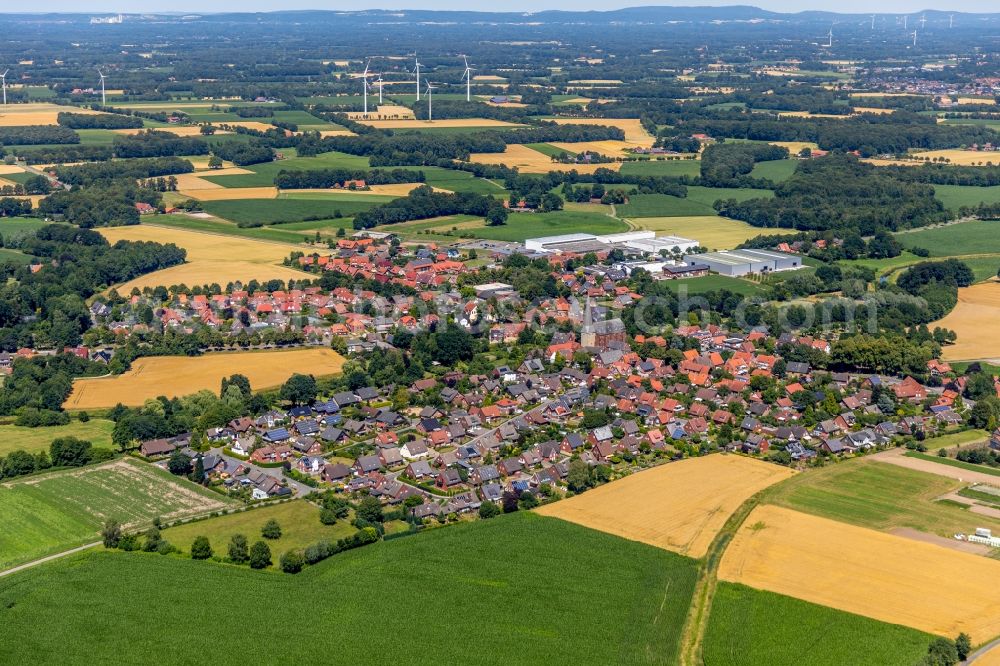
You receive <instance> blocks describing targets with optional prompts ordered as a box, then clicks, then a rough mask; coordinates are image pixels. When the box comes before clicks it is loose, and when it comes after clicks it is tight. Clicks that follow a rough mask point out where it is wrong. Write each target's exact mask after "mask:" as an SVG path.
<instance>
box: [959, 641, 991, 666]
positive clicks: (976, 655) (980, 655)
mask: <svg viewBox="0 0 1000 666" xmlns="http://www.w3.org/2000/svg"><path fill="white" fill-rule="evenodd" d="M987 652H988V653H989V656H988V657H987V656H986V653H987ZM977 659H979V660H980V661H978V662H976V663H979V664H983V665H984V666H985V665H986V664H987V663H989V664H995V663H998V662H1000V638H998V639H996V640H994V641H990V642H989V643H987V644H986V645H984V646H983V647H981V648H979V649H978V650H976V651H975V652H973V653H972V654H970V655H969V656H968V657H967V658H966V659H965V661H963V662H962V663H963V664H971V663H973V662H975V661H976V660H977Z"/></svg>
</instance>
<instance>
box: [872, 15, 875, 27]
mask: <svg viewBox="0 0 1000 666" xmlns="http://www.w3.org/2000/svg"><path fill="white" fill-rule="evenodd" d="M874 29H875V15H874V14H872V30H874Z"/></svg>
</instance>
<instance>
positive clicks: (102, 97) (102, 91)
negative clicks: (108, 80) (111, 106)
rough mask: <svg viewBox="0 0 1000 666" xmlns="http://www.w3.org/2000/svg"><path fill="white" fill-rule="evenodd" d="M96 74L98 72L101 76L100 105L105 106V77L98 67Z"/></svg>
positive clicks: (106, 101)
mask: <svg viewBox="0 0 1000 666" xmlns="http://www.w3.org/2000/svg"><path fill="white" fill-rule="evenodd" d="M97 74H98V76H100V77H101V106H107V105H108V98H107V96H106V95H105V93H104V78H105V77H104V73H103V72H101V70H100V68H98V69H97Z"/></svg>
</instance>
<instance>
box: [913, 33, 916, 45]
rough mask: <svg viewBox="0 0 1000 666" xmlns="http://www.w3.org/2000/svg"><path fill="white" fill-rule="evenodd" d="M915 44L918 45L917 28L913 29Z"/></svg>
mask: <svg viewBox="0 0 1000 666" xmlns="http://www.w3.org/2000/svg"><path fill="white" fill-rule="evenodd" d="M913 45H914V46H916V45H917V31H916V30H914V31H913Z"/></svg>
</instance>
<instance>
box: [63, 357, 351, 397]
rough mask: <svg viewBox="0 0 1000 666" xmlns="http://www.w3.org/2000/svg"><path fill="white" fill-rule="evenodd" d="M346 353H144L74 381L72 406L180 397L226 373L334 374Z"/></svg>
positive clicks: (258, 377)
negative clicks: (105, 373)
mask: <svg viewBox="0 0 1000 666" xmlns="http://www.w3.org/2000/svg"><path fill="white" fill-rule="evenodd" d="M342 367H344V357H343V356H341V355H340V354H338V353H337V352H335V351H333V350H332V349H327V348H325V347H317V348H309V349H291V350H281V351H266V352H235V353H225V354H205V355H204V356H196V357H192V356H150V357H146V358H140V359H138V360H137V361H135V363H133V364H132V367H131V368H130V369H129V370H128V371H127V372H125V373H124V374H121V375H113V376H109V377H87V378H83V379H78V380H76V381H74V382H73V392H72V393H71V394H70V396H69V399H67V400H66V404H65V407H66V408H67V409H99V408H102V407H114V406H115V405H116V404H118V403H121V404H123V405H127V406H132V407H137V406H140V405H142V404H143V403H144V402H145V401H146V400H148V399H150V398H155V397H158V396H161V395H165V396H167V397H168V398H175V397H180V396H184V395H190V394H191V393H196V392H198V391H202V390H208V391H212V392H216V391H218V390H219V384H220V383H221V381H222V378H223V377H228V376H230V375H232V374H234V373H237V372H238V373H240V374H242V375H246V377H247V378H248V379H249V380H250V385H251V386H252V387H253V388H254V389H263V388H271V387H274V386H278V385H280V384H282V383H283V382H284V381H285V380H286V379H288V378H289V377H290V376H292V374H294V373H297V372H298V373H302V374H311V375H315V376H317V377H318V376H324V375H333V374H336V373H338V372H340V369H341V368H342Z"/></svg>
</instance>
